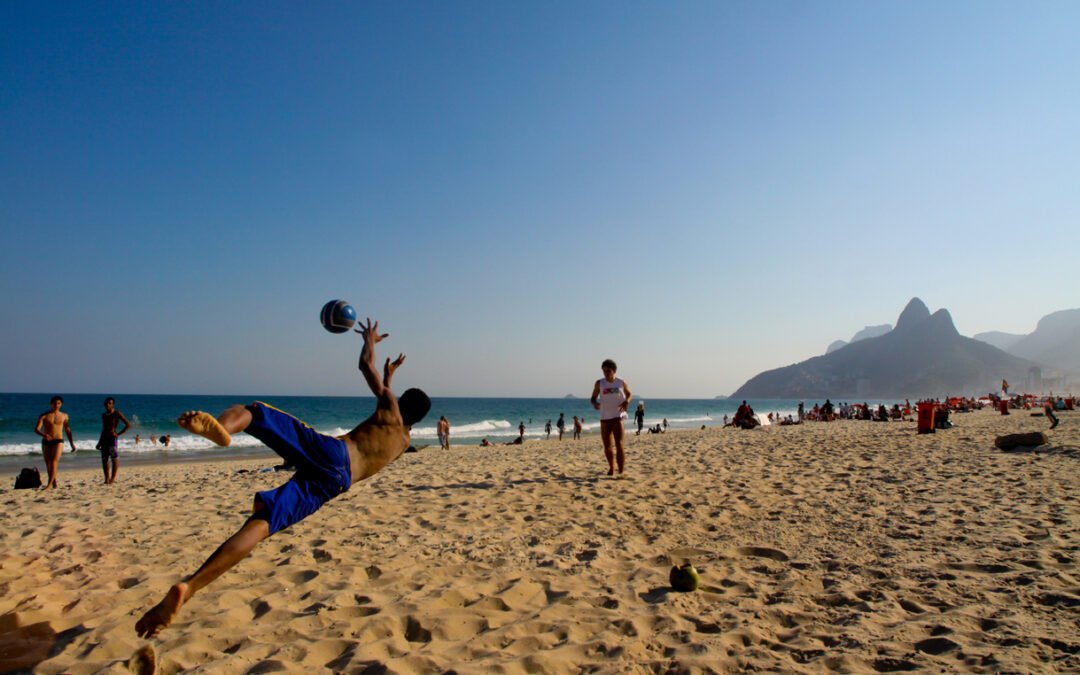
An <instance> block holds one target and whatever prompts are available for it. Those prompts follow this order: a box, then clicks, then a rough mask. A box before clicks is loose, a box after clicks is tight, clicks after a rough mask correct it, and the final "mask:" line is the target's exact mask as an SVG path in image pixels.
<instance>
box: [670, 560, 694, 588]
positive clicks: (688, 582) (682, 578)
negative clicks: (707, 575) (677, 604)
mask: <svg viewBox="0 0 1080 675" xmlns="http://www.w3.org/2000/svg"><path fill="white" fill-rule="evenodd" d="M668 581H669V582H670V583H671V587H672V588H674V589H675V590H677V591H679V592H680V593H690V592H692V591H696V590H697V588H698V585H700V584H701V577H700V576H698V571H697V570H696V569H694V566H693V565H691V564H690V563H683V564H682V565H676V566H674V567H672V568H671V573H670V574H669V575H668Z"/></svg>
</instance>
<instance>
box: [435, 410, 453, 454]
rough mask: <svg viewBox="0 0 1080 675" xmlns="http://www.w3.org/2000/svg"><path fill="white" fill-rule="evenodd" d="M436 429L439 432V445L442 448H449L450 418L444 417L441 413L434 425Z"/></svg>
mask: <svg viewBox="0 0 1080 675" xmlns="http://www.w3.org/2000/svg"><path fill="white" fill-rule="evenodd" d="M436 431H437V432H438V434H439V447H440V448H442V449H443V450H449V449H450V420H448V419H446V416H445V415H443V416H441V417H439V424H438V425H437V426H436Z"/></svg>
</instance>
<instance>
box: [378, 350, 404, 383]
mask: <svg viewBox="0 0 1080 675" xmlns="http://www.w3.org/2000/svg"><path fill="white" fill-rule="evenodd" d="M403 363H405V355H404V354H398V357H397V358H396V359H394V360H393V361H391V360H390V357H389V356H388V357H386V364H385V365H384V366H383V386H385V387H386V388H387V389H389V388H390V378H392V377H393V376H394V371H395V370H397V369H398V367H399V366H400V365H401V364H403Z"/></svg>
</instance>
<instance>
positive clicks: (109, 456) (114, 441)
mask: <svg viewBox="0 0 1080 675" xmlns="http://www.w3.org/2000/svg"><path fill="white" fill-rule="evenodd" d="M121 422H122V423H123V424H124V428H123V429H117V427H118V426H119V425H120V423H121ZM130 427H131V423H130V422H128V420H127V418H126V417H124V413H122V412H120V411H119V410H117V409H116V400H115V399H113V397H112V396H110V397H109V398H107V399H105V412H103V413H101V438H99V439H98V444H97V449H98V451H99V452H101V471H102V472H103V473H104V474H105V484H106V485H110V484H112V483H115V482H116V472H117V470H118V469H119V468H120V457H119V454H118V453H117V446H118V445H119V444H120V436H122V435H123V433H124V432H125V431H127V430H128V428H130ZM110 464H112V470H111V471H110V470H109V465H110Z"/></svg>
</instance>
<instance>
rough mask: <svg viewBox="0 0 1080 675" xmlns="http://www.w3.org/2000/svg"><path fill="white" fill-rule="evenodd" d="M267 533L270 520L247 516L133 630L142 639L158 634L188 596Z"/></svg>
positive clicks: (218, 574) (236, 561) (249, 551)
mask: <svg viewBox="0 0 1080 675" xmlns="http://www.w3.org/2000/svg"><path fill="white" fill-rule="evenodd" d="M269 536H270V524H269V523H267V522H266V521H265V520H261V519H257V518H251V519H249V520H248V521H247V522H246V523H244V526H243V527H241V528H240V529H239V530H238V531H237V532H236V534H234V535H233V536H231V537H229V538H228V539H227V540H226V541H225V543H224V544H222V545H221V546H220V547H218V549H217V550H216V551H214V552H213V554H211V555H210V557H209V558H207V559H206V562H204V563H203V564H202V567H200V568H199V569H198V570H197V571H196V572H195V574H192V575H191V576H190V577H188V578H187V579H186V580H185V581H180V582H178V583H176V584H175V585H173V587H172V588H170V589H169V592H168V593H166V594H165V597H164V598H162V600H161V602H159V603H158V604H157V605H155V606H154V607H153V608H152V609H151V610H150V611H148V612H147V613H146V614H144V615H143V617H142V618H141V619H139V621H138V622H137V623H136V624H135V632H136V633H137V634H138V635H139V637H145V638H149V637H153V636H155V635H157V634H158V633H159V632H161V629H163V628H165V627H166V626H168V625H169V624H171V623H172V621H173V619H175V618H176V615H177V614H178V613H179V612H180V608H181V607H183V606H184V604H185V603H186V602H187V601H188V600H190V599H191V596H193V595H195V594H196V593H197V592H198V591H200V590H201V589H203V588H204V587H206V585H207V584H209V583H210V582H211V581H213V580H214V579H217V578H218V577H219V576H221V575H222V574H224V573H225V572H226V571H228V570H229V569H230V568H231V567H232V566H233V565H235V564H236V563H238V562H240V561H241V560H243V559H244V558H245V557H247V554H248V553H251V550H252V549H254V548H255V546H256V545H257V544H258V543H259V542H260V541H262V540H263V539H266V538H267V537H269Z"/></svg>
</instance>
